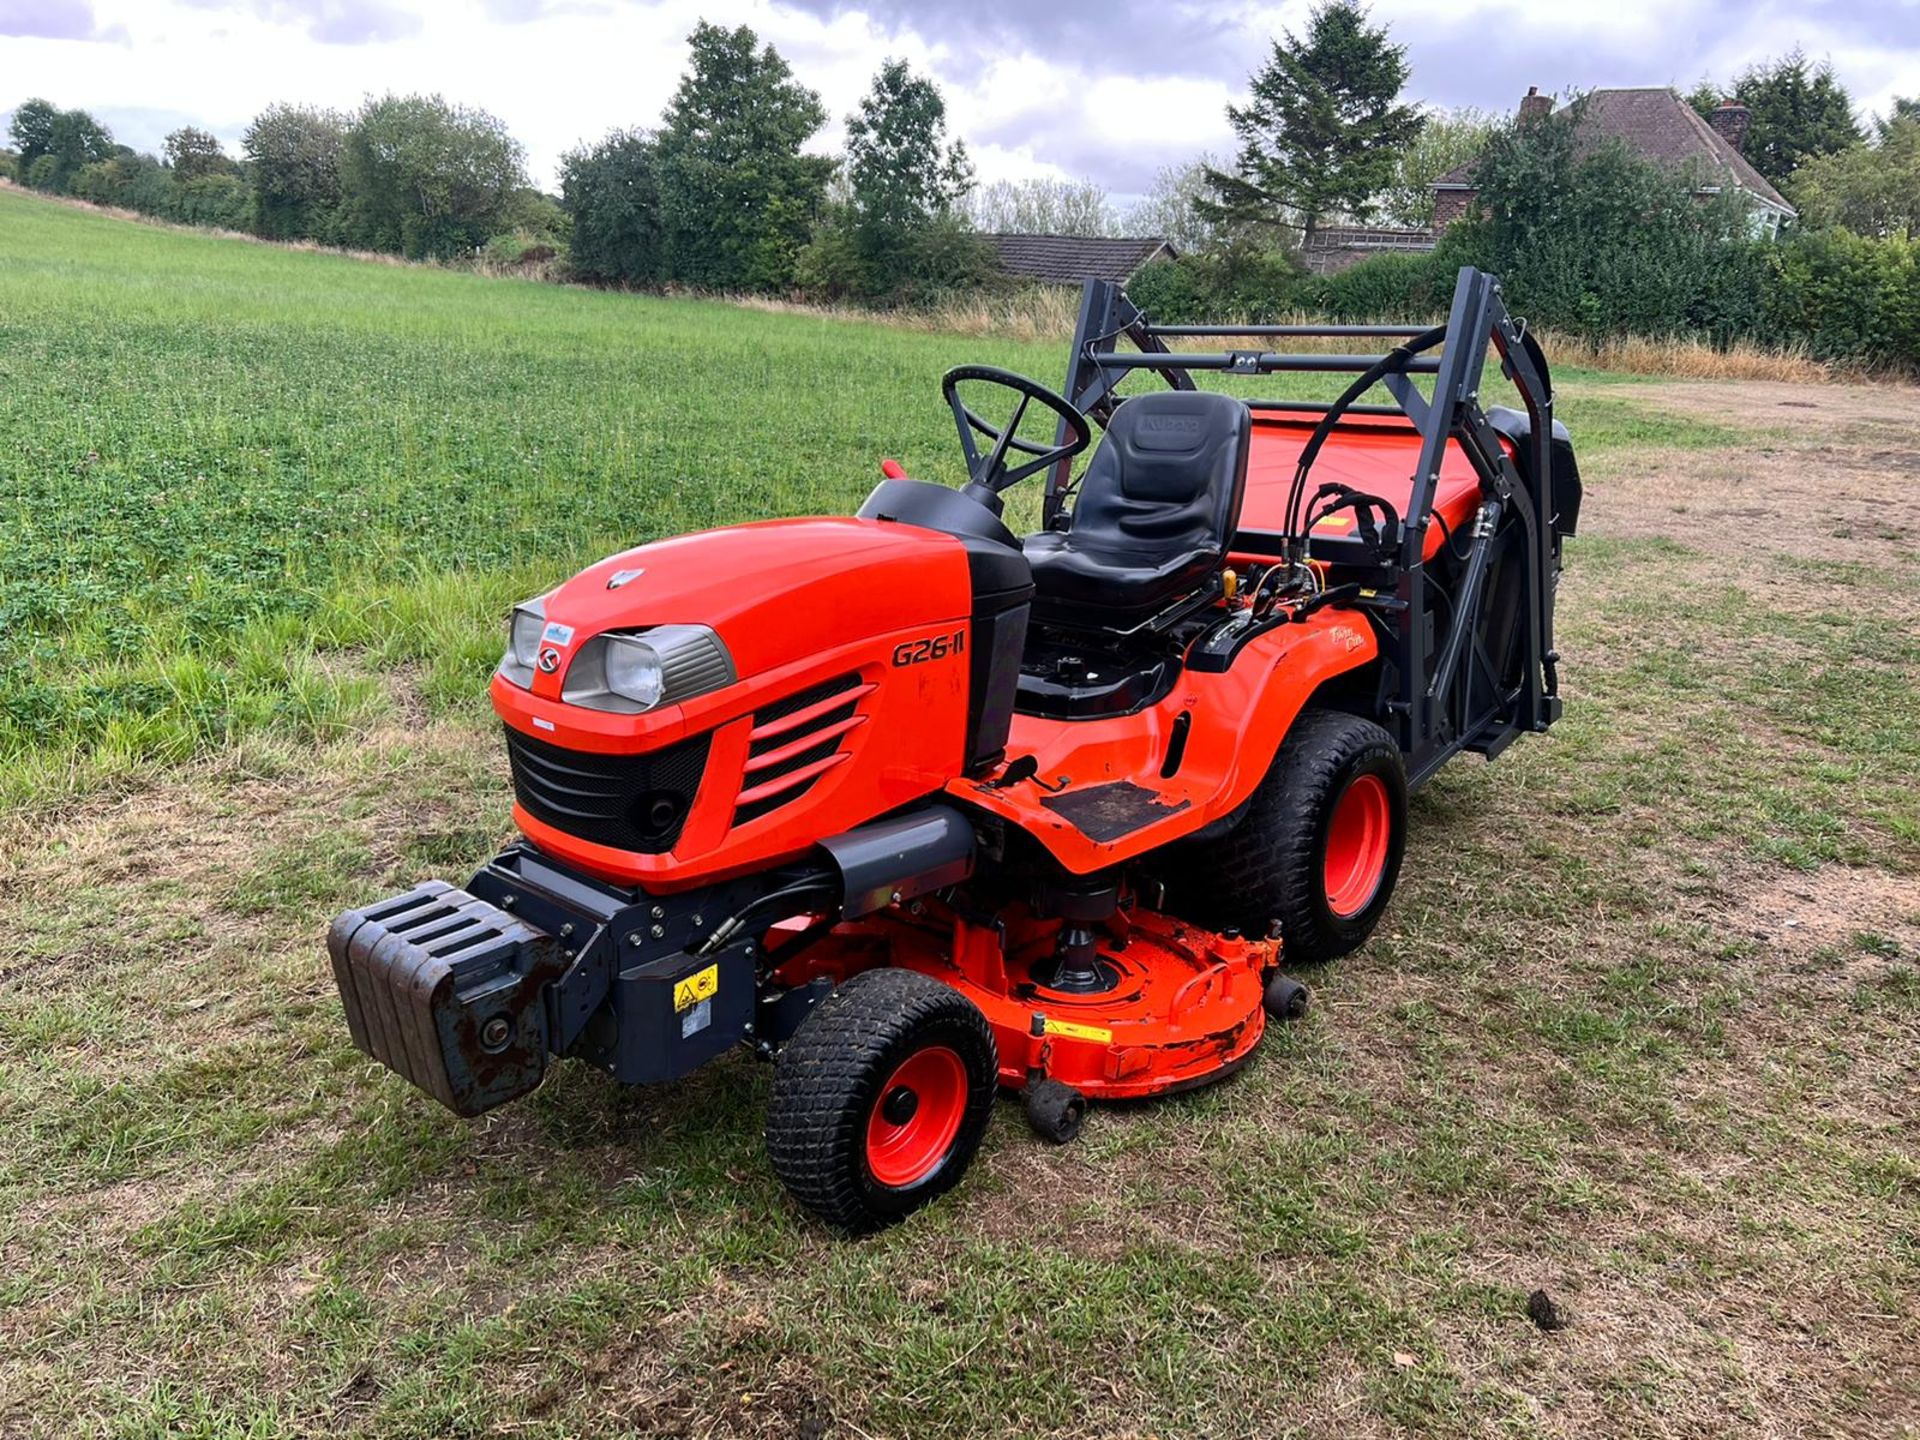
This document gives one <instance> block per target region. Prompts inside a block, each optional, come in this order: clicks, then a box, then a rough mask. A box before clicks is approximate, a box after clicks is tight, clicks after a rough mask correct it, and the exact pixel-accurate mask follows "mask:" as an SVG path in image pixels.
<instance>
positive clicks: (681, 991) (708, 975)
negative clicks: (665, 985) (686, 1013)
mask: <svg viewBox="0 0 1920 1440" xmlns="http://www.w3.org/2000/svg"><path fill="white" fill-rule="evenodd" d="M719 990H720V966H719V963H718V962H715V963H714V964H712V965H709V966H707V968H706V969H704V970H696V971H694V972H693V974H691V975H689V976H687V978H686V979H684V980H682V981H679V982H678V983H677V984H675V985H674V987H673V1008H674V1010H675V1011H676V1012H677V1011H681V1010H691V1009H692V1008H693V1007H694V1006H695V1005H698V1004H699V1003H700V1002H701V1001H702V1000H711V999H712V998H713V997H714V996H715V995H716V994H717V993H719Z"/></svg>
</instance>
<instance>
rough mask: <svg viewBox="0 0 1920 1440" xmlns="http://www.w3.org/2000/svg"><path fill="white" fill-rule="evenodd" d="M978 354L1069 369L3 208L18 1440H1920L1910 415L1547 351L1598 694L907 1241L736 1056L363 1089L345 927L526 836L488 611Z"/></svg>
mask: <svg viewBox="0 0 1920 1440" xmlns="http://www.w3.org/2000/svg"><path fill="white" fill-rule="evenodd" d="M967 360H980V361H986V362H989V363H995V364H1001V365H1005V366H1008V367H1010V368H1013V369H1017V370H1022V371H1026V372H1028V373H1031V374H1034V375H1036V376H1037V377H1039V378H1041V379H1042V380H1045V381H1049V382H1056V381H1057V380H1058V378H1059V373H1060V371H1061V370H1062V369H1063V367H1064V363H1065V355H1064V346H1062V345H1060V344H1059V343H1057V342H1052V341H1036V340H1013V339H997V338H994V337H993V336H979V335H973V336H963V335H954V334H943V333H938V332H922V331H914V330H907V329H900V328H891V327H885V326H879V325H874V324H870V323H864V322H862V321H859V320H856V319H851V318H845V317H832V316H820V315H808V314H802V313H779V312H769V311H763V310H755V309H748V308H742V307H737V306H733V305H727V304H722V303H718V302H709V301H698V300H691V299H657V298H646V297H640V296H633V295H622V294H612V293H600V292H593V291H586V290H579V289H568V288H562V287H558V286H550V285H541V284H535V283H528V282H519V281H513V280H496V279H487V278H481V277H475V276H470V275H462V274H457V273H452V272H449V271H445V270H438V269H431V268H421V267H409V266H399V265H390V264H376V263H367V262H364V261H357V260H353V259H348V258H344V257H339V256H333V255H327V254H321V253H314V252H303V251H296V250H288V249H282V248H276V247H271V246H264V245H257V244H250V243H246V242H243V241H238V240H232V239H223V238H216V237H210V236H205V235H199V234H193V233H189V232H183V231H176V230H169V229H165V228H161V227H156V226H151V225H145V224H136V223H130V222H127V221H124V220H120V219H115V218H112V217H109V216H104V215H97V214H90V213H86V212H84V211H81V210H77V209H73V208H70V207H64V206H60V205H56V204H52V203H49V202H46V201H43V200H39V199H36V198H33V197H29V196H25V195H22V194H20V193H18V192H16V191H10V190H4V189H0V486H4V488H5V494H6V502H7V503H6V505H5V507H4V509H3V510H0V634H4V636H5V638H6V642H7V643H6V645H5V648H4V650H3V651H0V760H4V765H0V1133H4V1134H5V1135H6V1136H7V1143H6V1144H5V1145H4V1146H0V1434H6V1435H9V1436H11V1435H14V1434H20V1435H27V1436H41V1435H46V1436H54V1435H68V1434H75V1433H79V1434H100V1435H125V1436H158V1435H176V1434H178V1435H196V1436H209V1437H214V1436H218V1437H225V1436H249V1437H251V1436H280V1435H314V1434H335V1433H343V1432H344V1433H364V1434H369V1435H420V1436H438V1435H449V1434H458V1435H494V1434H500V1435H506V1434H512V1435H538V1436H563V1435H592V1436H608V1435H622V1434H633V1435H676V1436H677V1435H685V1436H705V1435H734V1434H742V1435H769V1436H792V1435H804V1436H809V1437H818V1436H825V1435H830V1434H832V1435H837V1434H846V1435H871V1436H883V1435H884V1436H913V1437H916V1440H918V1437H934V1436H949V1435H952V1436H962V1435H1000V1434H1005V1435H1022V1436H1026V1435H1090V1434H1100V1435H1143V1436H1144V1435H1182V1436H1185V1435H1199V1436H1229V1435H1249V1436H1251V1435H1263V1436H1265V1435H1276V1434H1288V1433H1299V1434H1311V1435H1340V1436H1352V1435H1397V1434H1413V1433H1418V1434H1440V1435H1534V1434H1556V1435H1589V1434H1601V1433H1605V1434H1617V1435H1633V1436H1639V1435H1644V1436H1671V1435H1703V1436H1704V1435H1722V1434H1729V1433H1736V1434H1755V1435H1782V1436H1785V1435H1819V1434H1833V1435H1855V1434H1858V1435H1886V1434H1905V1433H1913V1432H1914V1431H1915V1429H1916V1427H1920V1362H1917V1361H1916V1360H1915V1356H1916V1355H1920V1302H1917V1301H1916V1298H1915V1297H1916V1293H1920V1098H1917V1097H1920V1044H1917V1043H1916V1042H1920V973H1917V972H1916V968H1915V967H1916V962H1920V699H1916V695H1915V680H1916V676H1920V600H1917V599H1916V591H1917V590H1920V563H1917V562H1916V560H1915V557H1914V547H1915V541H1916V539H1920V525H1916V522H1915V521H1914V519H1913V515H1914V513H1915V509H1916V505H1920V440H1916V438H1915V437H1916V435H1917V434H1920V428H1916V427H1920V395H1917V394H1916V392H1915V391H1914V390H1913V389H1911V388H1899V387H1893V386H1865V385H1862V386H1851V387H1849V386H1840V385H1824V386H1813V385H1787V384H1767V383H1759V382H1752V383H1741V384H1709V383H1703V382H1679V381H1670V380H1668V381H1657V382H1656V381H1647V380H1642V379H1636V378H1634V377H1632V376H1624V375H1620V374H1617V373H1600V372H1591V371H1582V370H1577V369H1570V368H1563V369H1562V370H1561V371H1560V372H1559V376H1558V378H1559V380H1560V383H1561V386H1562V392H1561V398H1562V405H1561V414H1562V417H1563V418H1564V419H1566V420H1567V422H1568V424H1569V425H1570V426H1571V427H1573V429H1574V432H1575V437H1576V442H1577V445H1578V447H1579V451H1580V455H1581V460H1582V465H1583V468H1584V469H1585V471H1586V473H1587V476H1588V504H1587V511H1586V516H1585V525H1584V529H1583V534H1582V536H1581V537H1580V538H1579V539H1578V540H1576V541H1574V542H1572V544H1571V545H1570V547H1569V568H1568V572H1567V575H1566V578H1565V581H1564V583H1563V586H1562V590H1561V601H1560V613H1561V633H1560V637H1559V638H1560V648H1561V650H1562V652H1563V653H1564V654H1565V655H1566V657H1567V659H1566V663H1565V666H1564V674H1565V677H1566V681H1565V683H1566V688H1567V695H1568V709H1567V718H1566V720H1565V721H1564V722H1563V723H1562V724H1561V725H1560V726H1558V727H1556V729H1555V731H1554V732H1553V733H1552V735H1551V736H1549V737H1547V738H1545V739H1543V740H1537V741H1528V742H1526V743H1523V744H1522V745H1520V746H1517V747H1515V749H1514V750H1513V751H1511V752H1510V753H1509V755H1508V757H1506V758H1505V759H1503V760H1502V761H1501V763H1500V764H1498V765H1496V766H1491V767H1489V766H1483V765H1481V764H1479V763H1478V762H1477V761H1476V762H1471V763H1461V764H1459V765H1456V766H1454V767H1452V768H1450V769H1449V770H1448V771H1447V772H1446V773H1445V774H1444V775H1443V776H1442V777H1441V778H1440V779H1439V780H1438V781H1436V782H1435V783H1434V784H1433V785H1432V786H1431V787H1429V788H1428V789H1427V790H1426V791H1425V792H1423V794H1422V796H1421V797H1420V799H1419V800H1418V802H1417V804H1416V807H1415V828H1414V837H1413V845H1412V849H1411V852H1410V856H1409V861H1408V865H1407V871H1406V875H1405V877H1404V879H1403V882H1402V888H1401V892H1400V895H1399V898H1398V899H1397V900H1396V902H1395V906H1394V908H1393V910H1392V911H1391V912H1390V913H1389V916H1388V921H1387V924H1386V925H1385V926H1384V927H1383V929H1382V931H1381V933H1380V934H1379V936H1378V937H1377V938H1376V939H1375V941H1374V942H1373V943H1372V944H1371V945H1370V946H1369V947H1367V948H1366V949H1365V950H1364V951H1362V952H1361V953H1360V954H1358V955H1356V956H1354V957H1352V958H1351V959H1350V960H1349V961H1346V962H1343V963H1342V964H1341V965H1339V966H1338V967H1335V968H1334V969H1332V970H1330V971H1328V972H1327V973H1325V974H1323V975H1319V976H1315V977H1311V978H1312V980H1313V983H1314V984H1315V987H1316V993H1317V996H1318V1000H1319V1003H1318V1005H1317V1007H1316V1010H1315V1012H1314V1013H1313V1015H1312V1016H1311V1017H1310V1018H1309V1019H1308V1020H1307V1021H1306V1022H1305V1023H1304V1024H1303V1025H1301V1026H1300V1027H1298V1028H1296V1029H1293V1030H1290V1031H1289V1032H1287V1033H1285V1034H1282V1035H1276V1036H1275V1037H1274V1038H1273V1039H1272V1040H1271V1041H1270V1042H1269V1043H1268V1045H1267V1046H1266V1047H1265V1049H1264V1051H1263V1054H1262V1056H1261V1058H1260V1060H1259V1061H1258V1062H1257V1063H1256V1064H1255V1065H1254V1066H1253V1067H1251V1068H1250V1069H1249V1070H1248V1071H1247V1072H1245V1073H1244V1074H1243V1075H1242V1076H1240V1077H1239V1078H1237V1079H1235V1080H1234V1081H1233V1082H1231V1083H1229V1084H1226V1085H1224V1086H1221V1087H1219V1088H1217V1089H1214V1090H1211V1091H1206V1092H1201V1093H1198V1094H1195V1095H1191V1096H1187V1097H1183V1098H1180V1099H1177V1100H1173V1101H1168V1102H1165V1103H1161V1104H1157V1105H1151V1106H1143V1107H1132V1108H1128V1109H1123V1110H1115V1111H1109V1112H1102V1113H1101V1114H1099V1115H1098V1116H1096V1118H1095V1120H1094V1121H1093V1122H1092V1124H1090V1126H1089V1129H1088V1133H1087V1136H1086V1138H1085V1139H1084V1140H1083V1141H1081V1142H1080V1143H1078V1144H1076V1145H1074V1146H1072V1147H1069V1148H1066V1149H1058V1150H1056V1149H1052V1148H1048V1147H1045V1146H1043V1145H1041V1144H1040V1143H1039V1142H1038V1141H1036V1140H1035V1139H1033V1138H1032V1137H1031V1136H1030V1135H1029V1134H1028V1133H1027V1131H1026V1129H1025V1127H1024V1125H1023V1124H1022V1123H1021V1122H1020V1117H1019V1115H1018V1112H1017V1109H1016V1108H1015V1107H1013V1106H1011V1105H1003V1106H1002V1107H1001V1113H1000V1114H999V1115H998V1116H997V1118H996V1121H995V1124H994V1127H993V1129H992V1131H991V1132H990V1135H989V1139H988V1144H987V1149H986V1151H985V1153H984V1154H983V1156H982V1159H981V1161H980V1162H979V1163H978V1164H977V1166H976V1168H975V1171H974V1173H973V1175H972V1176H971V1177H970V1178H969V1180H968V1181H967V1183H966V1184H965V1185H964V1186H962V1187H961V1189H960V1190H959V1191H958V1192H956V1194H955V1195H954V1196H952V1197H951V1198H950V1199H948V1200H947V1201H944V1202H942V1203H941V1204H940V1205H938V1206H936V1207H935V1208H933V1209H932V1210H931V1211H929V1212H927V1213H925V1214H923V1215H920V1216H918V1217H916V1218H915V1219H913V1220H912V1221H910V1222H909V1223H908V1224H906V1225H904V1226H902V1227H900V1228H899V1229H897V1230H894V1231H891V1232H888V1233H887V1234H885V1235H883V1236H881V1237H878V1238H876V1239H873V1240H868V1241H863V1242H860V1243H852V1244H850V1243H847V1242H844V1241H839V1240H835V1239H833V1238H832V1237H830V1236H828V1235H827V1234H825V1233H824V1232H823V1231H821V1230H820V1229H819V1228H818V1227H817V1226H815V1225H814V1224H812V1223H811V1222H810V1221H808V1220H807V1219H806V1218H805V1217H804V1215H802V1214H801V1213H800V1212H799V1211H798V1210H797V1209H796V1208H795V1207H794V1206H793V1205H792V1204H791V1203H790V1202H789V1201H788V1200H787V1199H786V1197H785V1196H784V1194H783V1193H782V1192H781V1190H780V1188H779V1186H778V1185H777V1183H776V1182H775V1181H774V1180H773V1178H772V1176H771V1174H770V1172H769V1171H768V1170H767V1167H766V1165H765V1163H764V1160H763V1157H762V1156H761V1154H760V1140H759V1120H760V1113H761V1108H762V1106H763V1104H764V1099H765V1093H766V1087H767V1078H768V1077H767V1072H766V1070H765V1068H764V1067H762V1066H760V1065H757V1064H756V1063H754V1062H752V1061H750V1060H748V1059H747V1058H746V1057H744V1056H742V1057H739V1058H738V1059H730V1060H728V1061H725V1062H722V1063H719V1064H716V1065H714V1066H711V1067H708V1069H706V1070H705V1071H702V1072H700V1073H698V1074H696V1075H695V1076H694V1077H692V1078H690V1079H689V1080H687V1081H685V1082H682V1083H680V1084H677V1085H673V1086H668V1087H661V1088H659V1089H654V1090H644V1091H622V1090H621V1089H619V1088H618V1087H616V1086H614V1085H613V1084H612V1083H611V1082H610V1081H607V1080H605V1078H604V1077H600V1076H596V1075H591V1074H587V1073H584V1072H578V1073H576V1072H574V1071H572V1070H571V1069H568V1070H565V1071H563V1072H561V1073H557V1074H556V1075H555V1077H554V1078H553V1079H552V1080H550V1082H549V1083H548V1085H547V1086H546V1087H544V1088H543V1090H542V1091H541V1092H540V1093H539V1094H538V1095H537V1096H536V1097H534V1098H533V1099H532V1100H531V1101H529V1102H527V1103H524V1104H522V1105H518V1106H515V1107H512V1108H510V1109H508V1110H506V1111H502V1112H499V1113H497V1114H495V1115H493V1116H489V1117H487V1118H486V1119H484V1120H482V1121H481V1122H478V1123H466V1122H460V1121H457V1120H455V1119H453V1118H452V1117H450V1116H448V1115H445V1114H442V1113H440V1112H439V1111H438V1110H437V1109H435V1108H434V1107H433V1106H432V1103H431V1102H430V1101H428V1100H426V1099H425V1097H422V1096H420V1095H417V1094H415V1093H414V1092H412V1091H410V1090H409V1089H407V1087H406V1086H405V1085H404V1084H403V1083H402V1082H400V1081H398V1080H397V1079H395V1078H394V1077H392V1076H390V1075H388V1074H386V1073H385V1072H382V1071H378V1070H377V1069H376V1068H375V1067H373V1066H371V1065H370V1064H369V1063H368V1062H366V1061H365V1060H364V1058H363V1057H361V1056H360V1055H359V1054H358V1052H356V1051H354V1050H353V1049H352V1047H351V1046H350V1044H349V1043H348V1042H347V1038H346V1034H345V1029H344V1025H343V1024H342V1022H341V1017H340V1013H339V1005H338V1001H337V999H336V998H335V996H334V994H333V991H332V981H331V976H330V973H329V971H328V969H327V966H326V961H325V957H324V954H323V952H322V948H321V945H320V937H321V934H322V933H323V930H324V927H325V924H326V922H327V920H328V919H329V918H330V917H331V915H332V914H333V913H335V912H336V911H337V910H339V909H341V908H343V907H345V906H347V905H350V904H352V903H354V902H356V901H359V900H364V899H367V898H370V897H373V896H376V895H379V894H383V893H386V892H387V891H389V890H391V889H393V888H396V887H397V886H399V885H403V884H408V883H411V882H412V881H413V880H414V879H415V878H417V877H418V876H419V875H421V874H423V873H438V874H442V875H448V876H452V877H456V878H457V877H459V876H460V875H462V874H463V873H464V872H465V871H466V870H467V869H469V868H470V867H471V866H473V865H474V864H475V863H477V862H478V861H480V860H483V859H484V858H485V857H486V856H487V855H488V854H490V853H491V852H492V851H493V850H494V849H495V848H497V847H498V846H499V845H500V844H502V843H503V842H504V841H505V840H506V839H507V838H509V836H510V834H511V825H510V822H509V820H508V795H507V789H506V780H505V767H504V765H503V764H502V763H501V757H500V756H499V755H498V753H497V748H498V747H497V739H496V731H495V729H494V728H493V725H492V722H491V719H490V715H489V712H488V711H487V709H486V706H485V702H484V698H483V693H482V692H483V687H484V682H485V679H486V676H487V673H488V671H489V670H490V668H491V667H492V665H493V663H494V662H495V660H496V659H497V657H498V654H499V650H500V645H501V639H502V625H503V617H504V614H505V611H506V608H507V607H508V606H509V605H510V604H511V603H512V602H514V601H516V600H519V599H522V598H524V597H525V596H527V595H530V594H534V593H537V592H538V591H540V590H542V589H544V588H546V587H547V586H549V585H550V584H552V583H553V582H554V580H556V579H557V578H559V577H561V576H563V575H565V574H566V573H568V572H570V571H571V570H573V569H575V568H577V567H578V566H579V565H581V564H584V563H586V562H587V561H589V560H592V559H595V558H598V557H599V556H601V555H603V554H606V553H609V552H611V551H613V550H616V549H619V548H622V547H624V546H626V545H629V544H633V543H637V542H639V541H642V540H645V539H648V538H653V537H656V536H661V535H666V534H672V533H675V532H677V531H681V530H685V529H689V528H695V527H699V526H704V525H711V524H717V523H725V522H727V521H731V520H736V519H743V518H750V517H755V516H760V515H769V514H798V513H809V512H822V511H824V512H829V513H831V512H844V511H846V510H848V509H850V508H851V507H852V506H854V505H855V504H857V503H858V501H859V499H860V497H861V496H862V495H863V494H864V493H865V492H866V491H867V489H869V488H870V487H871V485H872V484H873V483H874V480H875V479H876V478H877V466H878V461H879V459H880V458H881V457H882V456H893V457H897V458H899V459H901V460H902V461H904V462H905V463H906V464H907V465H908V467H909V469H910V470H911V471H912V472H913V473H915V474H918V475H922V476H925V477H928V478H935V479H946V480H950V481H951V480H956V479H958V478H959V467H958V460H957V446H956V445H955V443H954V437H953V434H952V428H951V420H950V418H949V416H948V414H947V412H946V409H945V407H944V406H943V405H942V404H941V402H940V400H939V397H938V391H937V380H938V376H939V374H940V373H941V371H942V370H944V369H945V368H946V367H948V366H949V365H952V364H956V363H959V362H961V361H967ZM742 583H754V580H753V578H752V577H743V579H742ZM1540 1287H1544V1288H1546V1289H1547V1290H1549V1291H1550V1292H1551V1293H1552V1294H1553V1296H1554V1297H1555V1298H1556V1300H1557V1301H1558V1302H1559V1303H1560V1304H1561V1305H1562V1306H1563V1308H1564V1309H1565V1311H1566V1313H1567V1315H1568V1317H1569V1319H1570V1321H1571V1323H1570V1325H1569V1326H1568V1328H1566V1329H1563V1330H1559V1331H1554V1332H1551V1333H1548V1332H1543V1331H1541V1330H1539V1329H1537V1328H1536V1327H1535V1326H1534V1325H1533V1324H1531V1323H1530V1322H1529V1320H1528V1318H1527V1315H1526V1300H1527V1296H1528V1294H1529V1292H1530V1291H1532V1290H1534V1289H1535V1288H1540Z"/></svg>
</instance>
